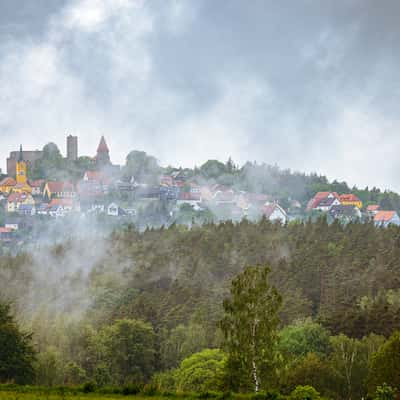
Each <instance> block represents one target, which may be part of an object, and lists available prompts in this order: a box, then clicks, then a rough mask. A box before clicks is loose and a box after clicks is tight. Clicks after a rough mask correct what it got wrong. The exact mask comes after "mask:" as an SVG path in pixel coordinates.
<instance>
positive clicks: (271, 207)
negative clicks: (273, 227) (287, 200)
mask: <svg viewBox="0 0 400 400" xmlns="http://www.w3.org/2000/svg"><path fill="white" fill-rule="evenodd" d="M261 211H262V213H263V215H265V217H266V218H268V219H269V220H270V221H274V222H275V221H280V222H281V223H282V224H286V222H287V214H286V211H285V210H284V209H283V208H282V207H281V206H280V205H279V204H278V203H265V204H264V206H263V207H262V210H261Z"/></svg>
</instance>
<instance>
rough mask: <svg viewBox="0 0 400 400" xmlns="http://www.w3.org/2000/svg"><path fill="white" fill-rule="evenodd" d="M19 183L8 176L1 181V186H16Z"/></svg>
mask: <svg viewBox="0 0 400 400" xmlns="http://www.w3.org/2000/svg"><path fill="white" fill-rule="evenodd" d="M16 184H17V182H16V181H15V179H13V178H11V177H9V176H7V177H6V178H4V179H3V180H2V181H1V182H0V186H15V185H16Z"/></svg>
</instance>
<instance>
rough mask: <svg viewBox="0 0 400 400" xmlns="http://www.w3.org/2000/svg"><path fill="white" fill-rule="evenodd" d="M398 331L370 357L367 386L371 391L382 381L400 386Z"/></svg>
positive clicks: (399, 341) (396, 386) (395, 386)
mask: <svg viewBox="0 0 400 400" xmlns="http://www.w3.org/2000/svg"><path fill="white" fill-rule="evenodd" d="M399 371H400V331H398V332H395V333H394V334H393V335H392V336H391V337H390V338H389V340H388V341H387V342H386V343H384V344H383V345H382V346H381V347H380V349H379V350H378V351H377V352H376V353H375V354H374V356H373V357H372V359H371V364H370V370H369V377H368V383H369V385H368V387H369V391H370V393H373V392H374V391H375V390H376V388H377V387H378V386H382V385H383V384H384V383H386V384H387V385H389V386H391V387H392V388H400V374H399Z"/></svg>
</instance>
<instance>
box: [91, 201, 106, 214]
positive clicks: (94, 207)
mask: <svg viewBox="0 0 400 400" xmlns="http://www.w3.org/2000/svg"><path fill="white" fill-rule="evenodd" d="M105 210H106V205H105V204H104V203H103V202H100V201H97V200H95V201H93V202H92V203H91V204H89V205H88V207H87V209H86V212H88V213H93V214H103V213H104V212H105Z"/></svg>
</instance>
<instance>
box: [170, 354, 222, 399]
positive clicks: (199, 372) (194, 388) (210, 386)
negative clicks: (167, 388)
mask: <svg viewBox="0 0 400 400" xmlns="http://www.w3.org/2000/svg"><path fill="white" fill-rule="evenodd" d="M225 364H226V356H225V354H223V353H222V352H221V350H218V349H205V350H203V351H201V352H199V353H196V354H193V355H192V356H190V357H188V358H186V359H184V360H183V361H182V363H181V365H180V366H179V368H178V369H177V370H176V371H175V372H174V379H175V382H176V383H175V385H176V389H177V390H179V391H182V392H205V391H207V390H221V389H222V388H223V382H224V373H225Z"/></svg>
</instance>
